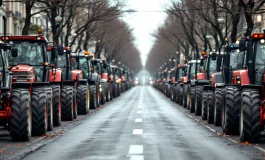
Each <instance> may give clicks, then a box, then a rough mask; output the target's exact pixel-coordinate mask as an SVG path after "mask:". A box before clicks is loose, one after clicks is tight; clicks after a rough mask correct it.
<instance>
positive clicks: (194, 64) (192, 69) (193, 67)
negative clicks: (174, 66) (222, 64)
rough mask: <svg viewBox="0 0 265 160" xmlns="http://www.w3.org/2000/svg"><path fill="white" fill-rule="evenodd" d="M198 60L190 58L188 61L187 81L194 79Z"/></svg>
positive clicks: (198, 66) (197, 69) (197, 68)
mask: <svg viewBox="0 0 265 160" xmlns="http://www.w3.org/2000/svg"><path fill="white" fill-rule="evenodd" d="M199 68H200V61H199V60H190V61H189V62H188V68H187V71H188V81H191V80H196V74H197V73H198V72H199Z"/></svg>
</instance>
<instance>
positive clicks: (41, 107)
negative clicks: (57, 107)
mask: <svg viewBox="0 0 265 160" xmlns="http://www.w3.org/2000/svg"><path fill="white" fill-rule="evenodd" d="M46 96H47V95H46V91H45V89H44V88H33V90H32V95H31V106H32V135H34V136H42V135H45V134H46V133H47V129H48V110H49V109H48V108H49V107H48V104H47V101H46Z"/></svg>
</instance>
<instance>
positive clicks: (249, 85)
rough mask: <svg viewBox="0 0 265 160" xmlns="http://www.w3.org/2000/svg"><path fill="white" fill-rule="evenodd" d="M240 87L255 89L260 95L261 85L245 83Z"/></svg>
mask: <svg viewBox="0 0 265 160" xmlns="http://www.w3.org/2000/svg"><path fill="white" fill-rule="evenodd" d="M241 88H242V89H257V90H259V94H260V95H262V85H254V84H246V85H242V86H241Z"/></svg>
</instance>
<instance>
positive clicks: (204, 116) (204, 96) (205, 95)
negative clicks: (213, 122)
mask: <svg viewBox="0 0 265 160" xmlns="http://www.w3.org/2000/svg"><path fill="white" fill-rule="evenodd" d="M207 100H208V92H202V108H201V111H202V113H201V114H202V120H206V119H207Z"/></svg>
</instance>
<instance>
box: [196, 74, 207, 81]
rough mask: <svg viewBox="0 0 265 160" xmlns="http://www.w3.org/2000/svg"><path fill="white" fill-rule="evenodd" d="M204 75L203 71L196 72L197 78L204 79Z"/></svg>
mask: <svg viewBox="0 0 265 160" xmlns="http://www.w3.org/2000/svg"><path fill="white" fill-rule="evenodd" d="M205 79H206V76H205V74H204V73H197V80H205Z"/></svg>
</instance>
